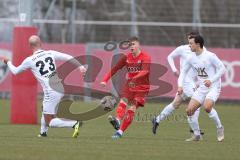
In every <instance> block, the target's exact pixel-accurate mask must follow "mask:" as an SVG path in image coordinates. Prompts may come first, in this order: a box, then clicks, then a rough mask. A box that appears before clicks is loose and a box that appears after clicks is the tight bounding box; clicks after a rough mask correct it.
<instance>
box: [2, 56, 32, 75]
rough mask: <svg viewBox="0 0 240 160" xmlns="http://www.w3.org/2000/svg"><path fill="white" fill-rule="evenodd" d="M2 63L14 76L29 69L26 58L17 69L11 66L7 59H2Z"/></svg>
mask: <svg viewBox="0 0 240 160" xmlns="http://www.w3.org/2000/svg"><path fill="white" fill-rule="evenodd" d="M4 63H6V64H7V66H8V68H9V70H10V71H11V72H12V73H13V74H14V75H16V74H19V73H21V72H23V71H25V70H26V69H28V68H30V64H29V61H28V58H26V59H25V60H24V61H23V62H22V64H20V65H19V66H18V67H16V66H14V65H13V64H12V62H11V61H10V60H8V59H4Z"/></svg>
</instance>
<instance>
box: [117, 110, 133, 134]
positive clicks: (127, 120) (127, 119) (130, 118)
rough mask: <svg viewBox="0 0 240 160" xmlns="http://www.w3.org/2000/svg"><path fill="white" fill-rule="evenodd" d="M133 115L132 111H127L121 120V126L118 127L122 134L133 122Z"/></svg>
mask: <svg viewBox="0 0 240 160" xmlns="http://www.w3.org/2000/svg"><path fill="white" fill-rule="evenodd" d="M134 114H135V113H134V112H133V111H132V110H127V112H126V115H125V117H124V119H123V122H122V125H121V127H120V130H122V131H123V132H124V131H125V130H126V129H127V128H128V126H129V125H130V124H131V123H132V121H133V117H134Z"/></svg>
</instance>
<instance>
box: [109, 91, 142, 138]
mask: <svg viewBox="0 0 240 160" xmlns="http://www.w3.org/2000/svg"><path fill="white" fill-rule="evenodd" d="M146 94H147V93H134V99H133V102H132V105H131V106H130V108H129V109H128V110H127V111H126V114H125V116H124V118H123V122H122V124H121V126H120V129H119V130H117V132H116V133H115V134H114V135H113V136H112V138H113V139H116V138H120V137H122V135H123V132H125V131H126V129H127V128H128V127H129V126H130V124H131V123H132V121H133V118H134V115H135V112H136V110H137V108H139V107H143V106H144V104H145V99H144V97H145V95H146Z"/></svg>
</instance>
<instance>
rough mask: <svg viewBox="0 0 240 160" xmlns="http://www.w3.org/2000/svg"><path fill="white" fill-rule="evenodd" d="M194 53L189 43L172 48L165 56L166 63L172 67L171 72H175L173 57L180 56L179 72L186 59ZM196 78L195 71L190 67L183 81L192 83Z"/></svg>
mask: <svg viewBox="0 0 240 160" xmlns="http://www.w3.org/2000/svg"><path fill="white" fill-rule="evenodd" d="M194 54H195V53H194V52H192V51H191V48H190V47H189V45H182V46H179V47H177V48H176V49H175V50H173V51H172V52H171V53H170V54H169V55H168V57H167V59H168V63H169V65H170V67H171V69H172V71H173V72H176V71H177V69H176V66H175V64H174V58H177V57H179V58H180V72H181V71H182V69H183V66H184V65H185V63H186V60H187V59H188V58H189V57H190V56H192V55H194ZM195 78H196V73H195V72H194V70H193V69H190V71H189V72H188V73H187V75H186V78H185V79H184V83H194V81H195Z"/></svg>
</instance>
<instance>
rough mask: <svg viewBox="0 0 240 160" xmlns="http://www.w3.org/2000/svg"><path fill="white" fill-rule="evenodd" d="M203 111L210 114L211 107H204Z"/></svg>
mask: <svg viewBox="0 0 240 160" xmlns="http://www.w3.org/2000/svg"><path fill="white" fill-rule="evenodd" d="M204 110H205V111H206V112H207V113H210V112H211V110H212V107H205V108H204Z"/></svg>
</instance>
